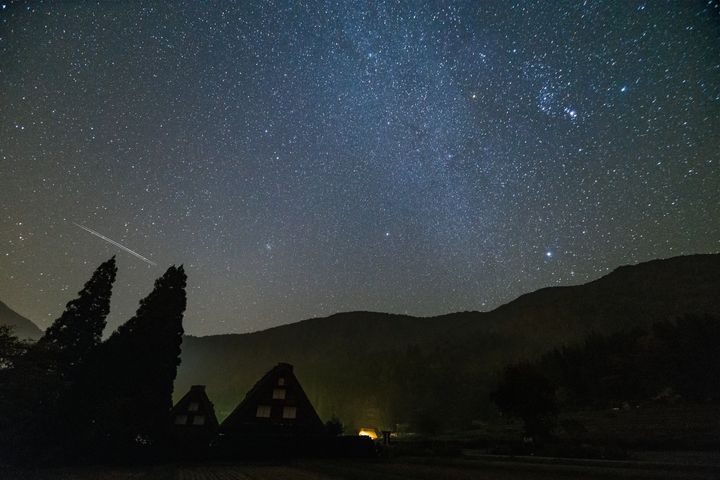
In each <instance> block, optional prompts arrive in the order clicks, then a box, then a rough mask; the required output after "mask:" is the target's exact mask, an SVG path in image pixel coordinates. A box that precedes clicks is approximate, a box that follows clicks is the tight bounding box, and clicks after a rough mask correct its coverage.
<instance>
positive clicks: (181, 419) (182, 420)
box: [175, 415, 187, 425]
mask: <svg viewBox="0 0 720 480" xmlns="http://www.w3.org/2000/svg"><path fill="white" fill-rule="evenodd" d="M186 423H187V415H175V425H185V424H186Z"/></svg>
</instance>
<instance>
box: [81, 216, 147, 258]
mask: <svg viewBox="0 0 720 480" xmlns="http://www.w3.org/2000/svg"><path fill="white" fill-rule="evenodd" d="M72 224H73V225H75V226H76V227H79V228H82V229H83V230H85V231H86V232H88V233H91V234H93V235H95V236H96V237H98V238H102V239H103V240H105V241H106V242H108V243H110V244H112V245H115V246H116V247H118V248H121V249H123V250H125V251H126V252H128V253H129V254H131V255H134V256H136V257H137V258H139V259H140V260H142V261H143V262H147V263H149V264H150V265H152V266H153V267H154V266H156V265H157V263H155V262H153V261H152V260H148V259H147V258H145V257H143V256H142V255H140V254H139V253H137V252H135V251H133V250H130V249H129V248H127V247H126V246H124V245H121V244H119V243H118V242H116V241H115V240H113V239H112V238H108V237H106V236H105V235H103V234H102V233H99V232H96V231H95V230H93V229H92V228H88V227H85V226H83V225H79V224H77V223H75V222H72Z"/></svg>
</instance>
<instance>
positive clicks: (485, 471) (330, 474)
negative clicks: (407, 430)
mask: <svg viewBox="0 0 720 480" xmlns="http://www.w3.org/2000/svg"><path fill="white" fill-rule="evenodd" d="M0 478H2V479H3V480H5V479H7V480H15V479H23V480H25V479H27V480H45V479H62V480H115V479H118V480H119V479H133V480H150V479H153V480H154V479H159V480H265V479H268V480H269V479H273V480H290V479H298V480H335V479H338V480H339V479H347V480H360V479H362V480H365V479H373V480H375V479H377V480H401V479H419V480H431V479H432V480H438V479H459V480H463V479H484V480H514V479H532V480H545V479H547V480H550V479H564V478H567V479H589V480H593V479H623V478H643V479H653V478H657V479H688V480H693V479H717V478H720V470H718V469H715V468H712V467H708V466H704V467H697V466H694V467H693V466H681V465H670V464H660V463H639V462H604V463H603V462H592V464H585V465H582V464H572V463H570V464H568V463H556V462H553V461H549V462H548V461H541V462H536V461H534V460H533V459H516V460H512V459H467V458H465V459H437V458H433V459H428V458H403V459H395V460H369V461H358V460H301V461H293V462H285V463H277V464H276V463H243V464H233V465H230V464H210V465H162V466H149V467H102V468H101V467H84V468H73V469H67V468H63V469H36V470H32V469H30V470H27V469H26V470H17V469H9V468H6V467H0Z"/></svg>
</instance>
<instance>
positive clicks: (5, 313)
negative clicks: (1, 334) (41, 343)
mask: <svg viewBox="0 0 720 480" xmlns="http://www.w3.org/2000/svg"><path fill="white" fill-rule="evenodd" d="M0 325H10V326H11V327H13V333H14V334H15V335H17V336H18V337H19V338H24V339H31V340H37V339H38V338H40V337H41V336H42V333H43V332H42V330H40V328H38V326H37V325H35V324H34V323H33V322H31V321H30V320H28V319H27V318H25V317H23V316H22V315H20V314H19V313H17V312H16V311H15V310H13V309H12V308H10V307H8V306H7V305H5V304H4V303H3V302H0Z"/></svg>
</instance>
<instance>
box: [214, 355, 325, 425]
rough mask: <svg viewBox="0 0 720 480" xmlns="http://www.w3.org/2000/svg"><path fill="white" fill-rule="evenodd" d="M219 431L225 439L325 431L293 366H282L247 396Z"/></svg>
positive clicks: (261, 380) (264, 377)
mask: <svg viewBox="0 0 720 480" xmlns="http://www.w3.org/2000/svg"><path fill="white" fill-rule="evenodd" d="M220 431H221V433H222V434H223V435H226V436H237V435H314V434H322V433H323V431H324V428H323V423H322V421H321V420H320V417H318V414H317V413H316V412H315V408H313V406H312V404H311V403H310V400H309V399H308V397H307V395H306V394H305V391H304V390H303V388H302V386H301V385H300V382H299V381H298V379H297V377H295V374H294V373H293V366H292V365H290V364H288V363H279V364H278V365H277V366H276V367H275V368H273V369H272V370H270V371H269V372H267V373H266V374H265V375H264V376H263V377H262V378H261V379H260V380H259V381H258V382H257V383H256V384H255V386H254V387H253V388H252V389H251V390H250V391H249V392H248V393H247V395H246V396H245V399H244V400H243V401H242V402H240V405H238V406H237V408H235V410H233V412H232V413H231V414H230V415H229V416H228V417H227V418H226V419H225V421H224V422H223V423H222V425H221V426H220Z"/></svg>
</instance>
